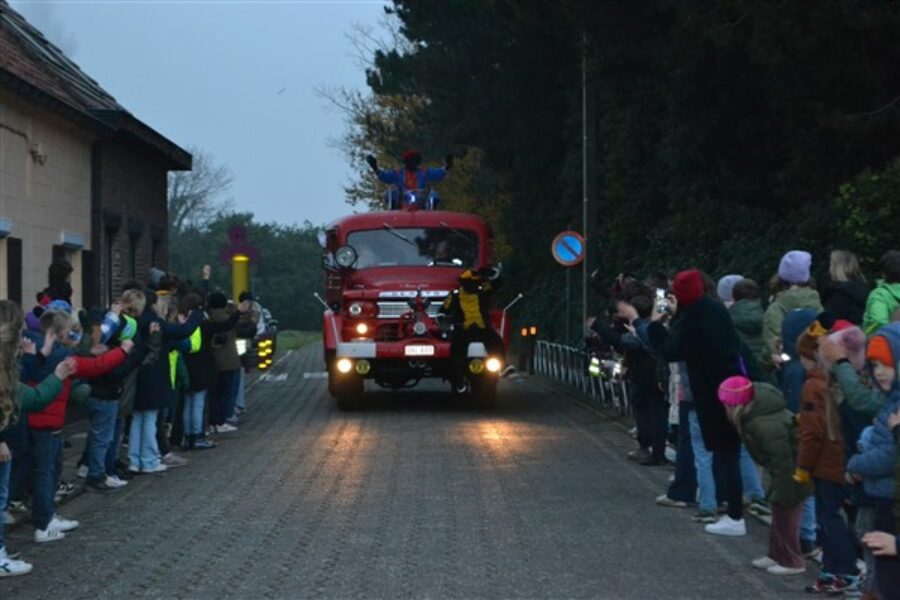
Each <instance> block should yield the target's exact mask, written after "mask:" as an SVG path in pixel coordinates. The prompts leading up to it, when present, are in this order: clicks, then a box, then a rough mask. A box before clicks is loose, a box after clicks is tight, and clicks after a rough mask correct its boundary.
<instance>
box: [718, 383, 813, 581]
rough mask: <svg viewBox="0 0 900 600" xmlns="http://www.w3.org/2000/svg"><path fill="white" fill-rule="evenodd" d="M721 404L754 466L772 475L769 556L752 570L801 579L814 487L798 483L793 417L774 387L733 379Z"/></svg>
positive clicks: (724, 386)
mask: <svg viewBox="0 0 900 600" xmlns="http://www.w3.org/2000/svg"><path fill="white" fill-rule="evenodd" d="M719 401H720V402H722V404H724V405H725V411H726V412H727V413H728V419H729V420H730V421H731V422H732V423H733V424H734V426H735V428H736V429H737V431H738V434H739V435H740V436H741V441H742V442H743V443H744V445H745V446H746V447H747V450H748V451H749V452H750V456H752V457H753V460H754V462H756V464H758V465H760V466H761V467H763V468H765V469H766V470H768V471H769V475H770V480H771V481H770V485H769V490H768V493H767V499H768V500H769V502H771V506H772V527H771V529H770V530H769V551H768V553H767V554H766V556H763V557H761V558H757V559H756V560H754V561H753V566H754V567H756V568H757V569H763V570H765V571H767V572H768V573H770V574H771V575H780V576H785V575H797V574H799V573H803V572H804V571H805V570H806V565H805V562H804V560H803V555H802V554H801V552H800V521H801V520H802V518H803V501H804V500H805V499H806V497H807V496H809V494H810V491H811V490H810V487H809V485H805V484H800V483H797V482H796V481H794V479H793V475H794V469H795V468H796V463H797V439H796V433H795V424H794V415H792V414H791V412H790V411H789V410H788V409H787V407H786V406H785V402H784V396H783V395H782V394H781V391H779V390H778V388H776V387H775V386H773V385H770V384H768V383H761V382H756V383H754V382H751V381H750V380H749V379H747V378H746V377H740V376H737V377H729V378H728V379H726V380H725V381H723V382H722V383H721V384H720V385H719Z"/></svg>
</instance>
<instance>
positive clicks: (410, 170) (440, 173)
mask: <svg viewBox="0 0 900 600" xmlns="http://www.w3.org/2000/svg"><path fill="white" fill-rule="evenodd" d="M401 159H402V160H403V168H402V169H391V170H382V169H379V168H378V161H377V160H376V159H375V157H374V156H372V155H371V154H369V155H367V156H366V162H367V163H368V164H369V166H370V167H371V168H372V171H374V172H375V175H377V176H378V179H380V180H381V181H382V182H384V183H386V184H388V185H394V186H396V189H395V190H394V189H392V190H391V191H389V192H388V195H387V198H388V208H389V209H390V210H397V209H399V208H400V207H401V205H402V203H401V200H402V198H403V194H404V192H405V191H407V190H424V189H425V188H426V187H428V185H429V184H431V183H437V182H439V181H443V179H444V177H446V176H447V171H449V170H450V169H451V168H452V167H453V156H452V155H450V154H448V155H447V156H446V158H445V159H444V166H443V167H427V168H420V167H421V165H422V155H421V154H419V151H418V150H415V149H412V148H410V149H409V150H407V151H406V152H404V153H403V154H402V156H401ZM435 200H437V198H436V197H435ZM431 208H437V201H435V202H434V206H432V207H431Z"/></svg>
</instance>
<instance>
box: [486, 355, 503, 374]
mask: <svg viewBox="0 0 900 600" xmlns="http://www.w3.org/2000/svg"><path fill="white" fill-rule="evenodd" d="M484 366H485V367H487V370H488V371H489V372H491V373H499V372H500V369H502V368H503V363H502V362H500V359H499V358H495V357H493V356H492V357H491V358H489V359H487V361H485V363H484Z"/></svg>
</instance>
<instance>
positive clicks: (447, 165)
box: [444, 154, 453, 171]
mask: <svg viewBox="0 0 900 600" xmlns="http://www.w3.org/2000/svg"><path fill="white" fill-rule="evenodd" d="M444 168H445V169H447V170H448V171H449V170H450V169H451V168H453V155H452V154H448V155H447V156H446V157H445V158H444Z"/></svg>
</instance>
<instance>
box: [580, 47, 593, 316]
mask: <svg viewBox="0 0 900 600" xmlns="http://www.w3.org/2000/svg"><path fill="white" fill-rule="evenodd" d="M587 146H588V130H587V34H586V33H584V32H582V34H581V191H582V196H583V198H584V201H583V203H582V215H581V218H582V221H581V222H582V228H583V231H582V235H583V236H584V260H583V261H582V263H581V323H582V326H583V325H584V323H586V322H587V318H588V315H587V310H588V306H587V299H588V291H587V290H588V257H589V256H590V252H589V251H588V248H590V246H591V238H590V237H589V236H588V175H587V173H588V164H587V156H588V155H587V150H588V147H587Z"/></svg>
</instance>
